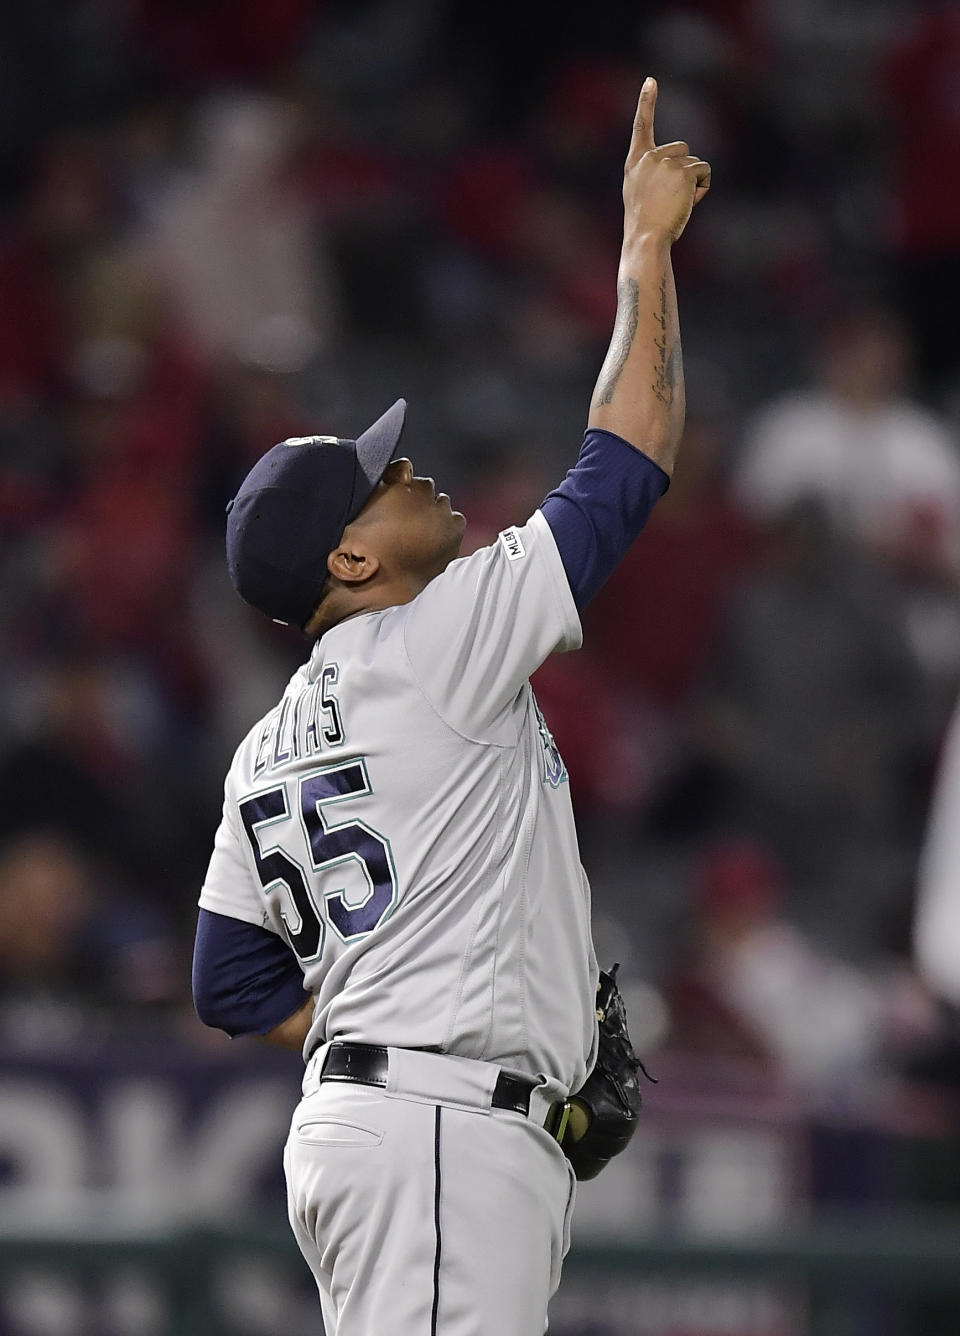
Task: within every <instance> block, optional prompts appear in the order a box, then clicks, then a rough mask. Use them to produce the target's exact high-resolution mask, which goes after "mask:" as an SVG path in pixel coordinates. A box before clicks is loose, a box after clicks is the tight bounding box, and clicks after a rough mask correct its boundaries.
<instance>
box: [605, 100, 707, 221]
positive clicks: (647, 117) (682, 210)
mask: <svg viewBox="0 0 960 1336" xmlns="http://www.w3.org/2000/svg"><path fill="white" fill-rule="evenodd" d="M656 105H657V81H656V79H646V80H645V81H644V85H643V87H642V88H641V90H640V101H639V102H638V103H637V115H636V118H635V120H634V122H633V137H632V138H631V140H630V150H629V152H628V153H627V161H626V165H625V167H624V169H623V205H624V237H625V239H627V238H630V237H634V236H643V235H650V234H652V235H656V236H665V237H666V238H667V239H668V240H669V241H671V242H673V241H676V240H677V238H678V237H679V236H680V234H681V233H682V231H683V229H684V228H685V227H686V225H687V219H688V218H689V217H690V213H691V211H692V209H693V206H694V205H695V204H699V203H700V201H701V200H702V199H703V197H704V195H705V194H706V193H707V191H708V190H709V189H710V164H709V163H706V162H703V161H702V160H701V159H700V158H697V157H695V156H693V155H692V154H691V152H690V147H689V145H688V144H684V143H683V142H677V143H675V144H661V145H660V147H659V148H658V147H657V145H656V142H655V140H654V137H653V113H654V111H655V109H656Z"/></svg>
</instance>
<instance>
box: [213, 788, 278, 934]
mask: <svg viewBox="0 0 960 1336" xmlns="http://www.w3.org/2000/svg"><path fill="white" fill-rule="evenodd" d="M243 840H244V836H243V832H242V830H241V829H240V820H239V816H238V814H237V805H236V803H235V802H234V801H233V800H232V795H231V784H230V776H229V775H228V776H227V782H226V784H225V786H224V795H223V816H222V817H221V819H220V825H219V826H218V827H217V834H216V838H215V839H214V842H213V853H212V854H211V855H210V862H209V864H208V866H207V875H206V876H205V877H204V879H203V886H202V887H201V890H200V900H199V902H198V903H199V905H200V908H201V909H207V910H209V911H210V912H211V913H213V914H225V915H227V917H228V918H235V919H241V920H242V921H243V922H244V923H254V924H256V925H257V927H259V928H267V929H269V930H270V931H271V932H277V927H276V925H275V924H274V923H273V922H272V921H271V918H270V915H269V914H268V912H267V906H266V902H265V900H264V897H263V894H262V892H261V890H260V885H259V882H258V881H257V879H256V876H255V874H254V871H253V869H252V868H251V866H250V860H249V859H248V858H247V856H246V851H245V849H244V844H243Z"/></svg>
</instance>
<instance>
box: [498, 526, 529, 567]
mask: <svg viewBox="0 0 960 1336" xmlns="http://www.w3.org/2000/svg"><path fill="white" fill-rule="evenodd" d="M500 542H501V544H502V546H503V550H504V552H506V554H507V561H520V560H521V559H522V558H523V557H525V556H526V555H527V549H526V548H525V547H524V546H523V543H522V542H521V541H520V535H519V534H518V533H517V531H516V529H504V531H503V533H502V534H501V535H500Z"/></svg>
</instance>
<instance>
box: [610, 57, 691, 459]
mask: <svg viewBox="0 0 960 1336" xmlns="http://www.w3.org/2000/svg"><path fill="white" fill-rule="evenodd" d="M656 103H657V84H656V80H655V79H647V80H646V82H645V83H644V85H643V88H642V89H641V90H640V101H639V103H638V105H637V115H636V119H635V120H634V123H633V136H632V138H631V141H630V150H629V152H628V154H627V160H626V165H625V167H624V173H623V204H624V221H623V248H622V251H621V254H620V270H619V275H618V278H617V319H616V324H615V325H614V329H613V337H612V338H611V341H610V347H609V350H608V352H607V356H606V358H605V360H604V363H603V366H602V367H601V369H600V376H599V378H598V380H597V384H596V388H595V390H594V394H593V399H592V402H591V406H590V416H589V419H588V427H596V428H601V429H602V430H604V431H610V432H614V433H615V434H616V435H617V436H621V437H623V438H624V440H626V441H629V442H630V444H631V445H634V446H636V447H637V448H638V449H640V450H643V451H644V453H645V454H647V455H649V456H650V458H651V459H653V460H654V461H655V462H656V463H657V464H659V465H660V467H661V468H662V469H663V470H664V471H665V472H666V473H668V474H669V473H672V472H673V465H674V461H675V459H676V454H677V449H678V447H679V444H680V438H681V436H682V434H683V419H684V408H685V401H684V389H683V359H682V356H681V351H680V324H679V319H678V316H677V293H676V288H675V287H674V282H673V268H672V265H671V263H670V247H671V246H672V245H673V243H674V242H675V241H676V240H677V238H678V237H679V236H680V234H681V233H682V232H683V229H684V228H685V227H686V225H687V219H688V218H689V217H690V212H691V210H692V209H693V206H694V205H695V204H697V203H699V201H700V200H701V199H702V198H703V196H704V195H705V194H706V193H707V191H708V190H709V188H710V168H709V166H708V164H707V163H705V162H703V161H701V159H700V158H697V157H694V156H692V155H691V153H690V149H689V147H688V146H687V145H686V144H684V143H674V144H664V145H662V146H661V147H660V148H657V146H656V144H655V142H654V137H653V114H654V109H655V107H656Z"/></svg>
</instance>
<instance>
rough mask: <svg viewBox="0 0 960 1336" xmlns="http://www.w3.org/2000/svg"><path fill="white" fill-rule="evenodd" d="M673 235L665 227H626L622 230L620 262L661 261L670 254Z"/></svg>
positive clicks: (645, 224)
mask: <svg viewBox="0 0 960 1336" xmlns="http://www.w3.org/2000/svg"><path fill="white" fill-rule="evenodd" d="M672 245H673V233H672V232H671V231H670V230H669V228H666V227H652V226H650V224H649V223H644V224H643V225H642V226H641V225H635V226H627V227H625V228H624V229H623V246H622V248H621V258H622V260H636V261H642V260H643V259H644V258H653V259H661V258H663V256H665V255H668V254H669V253H670V247H671V246H672Z"/></svg>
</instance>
